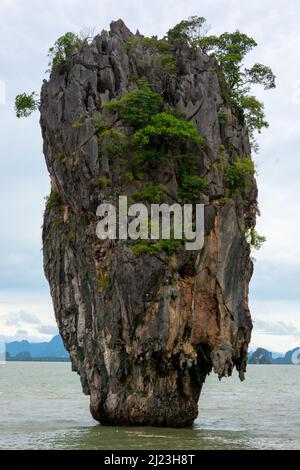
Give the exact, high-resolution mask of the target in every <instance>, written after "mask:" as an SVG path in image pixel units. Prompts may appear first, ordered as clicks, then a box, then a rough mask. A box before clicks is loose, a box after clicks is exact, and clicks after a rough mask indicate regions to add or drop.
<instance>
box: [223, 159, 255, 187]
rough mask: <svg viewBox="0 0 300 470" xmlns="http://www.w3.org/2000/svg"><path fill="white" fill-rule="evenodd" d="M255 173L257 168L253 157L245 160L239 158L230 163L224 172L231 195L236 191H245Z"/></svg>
mask: <svg viewBox="0 0 300 470" xmlns="http://www.w3.org/2000/svg"><path fill="white" fill-rule="evenodd" d="M254 173H255V169H254V165H253V162H252V160H251V158H246V159H245V160H241V159H240V158H237V159H236V160H235V161H234V162H232V163H230V164H229V165H228V166H227V167H226V168H225V172H224V176H225V186H226V188H227V189H228V191H229V196H232V195H233V194H234V193H235V192H236V191H245V190H246V188H247V184H248V183H249V182H250V181H251V179H252V177H253V175H254Z"/></svg>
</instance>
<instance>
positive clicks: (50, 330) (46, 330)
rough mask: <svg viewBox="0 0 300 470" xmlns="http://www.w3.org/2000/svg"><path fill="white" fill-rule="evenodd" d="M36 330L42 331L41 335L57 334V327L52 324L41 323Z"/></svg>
mask: <svg viewBox="0 0 300 470" xmlns="http://www.w3.org/2000/svg"><path fill="white" fill-rule="evenodd" d="M38 332H39V333H42V334H43V335H53V336H54V335H57V334H58V328H57V326H52V325H43V326H40V327H39V328H38Z"/></svg>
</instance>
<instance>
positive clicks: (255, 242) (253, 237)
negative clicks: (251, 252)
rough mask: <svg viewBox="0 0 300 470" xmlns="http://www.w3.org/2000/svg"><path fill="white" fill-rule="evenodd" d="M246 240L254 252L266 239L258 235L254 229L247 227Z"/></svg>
mask: <svg viewBox="0 0 300 470" xmlns="http://www.w3.org/2000/svg"><path fill="white" fill-rule="evenodd" d="M246 240H247V242H248V243H249V244H250V245H251V246H252V247H253V248H254V249H255V250H259V249H260V248H261V247H262V246H263V244H264V243H265V242H266V240H267V239H266V237H264V236H263V235H259V234H258V233H257V231H256V230H255V228H254V227H251V228H248V227H247V228H246Z"/></svg>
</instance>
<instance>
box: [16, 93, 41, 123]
mask: <svg viewBox="0 0 300 470" xmlns="http://www.w3.org/2000/svg"><path fill="white" fill-rule="evenodd" d="M39 105H40V101H39V100H38V98H37V94H36V93H35V91H33V92H32V93H30V94H27V93H22V94H20V95H17V96H16V99H15V112H16V116H17V118H21V117H28V116H30V114H32V113H33V111H36V110H37V109H38V108H39Z"/></svg>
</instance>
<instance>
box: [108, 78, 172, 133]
mask: <svg viewBox="0 0 300 470" xmlns="http://www.w3.org/2000/svg"><path fill="white" fill-rule="evenodd" d="M138 87H139V88H138V90H135V91H130V92H129V93H127V95H125V96H124V97H123V98H121V99H119V100H116V101H112V102H110V103H107V104H105V106H104V107H105V108H106V109H111V110H112V111H115V112H117V113H118V114H119V115H120V118H121V119H122V121H124V123H126V124H129V125H130V126H132V127H134V128H135V129H139V128H141V127H143V126H145V125H147V124H148V123H149V121H150V120H151V118H152V116H153V115H155V114H157V113H159V112H160V111H162V109H163V99H162V97H161V95H160V94H159V93H155V92H153V91H152V90H151V88H150V86H149V84H148V82H147V81H146V80H142V79H141V80H139V81H138Z"/></svg>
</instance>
